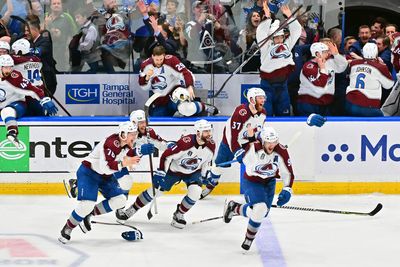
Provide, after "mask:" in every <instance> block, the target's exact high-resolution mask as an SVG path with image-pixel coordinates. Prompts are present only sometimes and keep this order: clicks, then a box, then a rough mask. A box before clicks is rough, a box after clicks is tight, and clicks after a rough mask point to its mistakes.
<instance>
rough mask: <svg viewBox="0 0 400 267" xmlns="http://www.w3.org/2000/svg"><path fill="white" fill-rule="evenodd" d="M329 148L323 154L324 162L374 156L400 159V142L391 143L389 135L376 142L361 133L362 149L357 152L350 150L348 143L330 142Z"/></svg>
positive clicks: (391, 159)
mask: <svg viewBox="0 0 400 267" xmlns="http://www.w3.org/2000/svg"><path fill="white" fill-rule="evenodd" d="M327 149H328V151H327V152H325V153H323V154H322V155H321V160H322V161H323V162H328V161H330V160H334V161H336V162H340V161H348V162H352V161H354V160H355V159H357V158H359V159H360V161H367V160H370V159H372V158H378V159H379V160H380V161H395V162H398V161H400V144H390V143H389V142H388V136H387V135H382V136H381V138H380V139H379V140H378V141H375V142H373V141H371V140H370V139H368V137H367V136H366V135H361V137H360V151H359V153H356V154H354V152H352V151H350V148H349V145H347V144H339V145H337V144H329V145H328V147H327ZM356 155H357V156H356Z"/></svg>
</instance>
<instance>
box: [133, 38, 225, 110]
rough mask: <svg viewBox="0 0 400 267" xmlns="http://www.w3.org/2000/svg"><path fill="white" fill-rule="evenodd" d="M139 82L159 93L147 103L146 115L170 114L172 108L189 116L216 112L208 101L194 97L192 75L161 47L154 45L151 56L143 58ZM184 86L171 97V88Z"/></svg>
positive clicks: (146, 88)
mask: <svg viewBox="0 0 400 267" xmlns="http://www.w3.org/2000/svg"><path fill="white" fill-rule="evenodd" d="M139 85H140V86H141V88H142V89H143V90H147V91H149V90H151V91H152V92H153V93H154V92H158V93H160V94H161V96H160V97H159V98H157V99H156V100H155V101H154V102H153V103H152V105H151V107H150V110H149V112H150V116H161V117H164V116H173V115H174V114H175V112H176V111H179V113H180V114H181V115H183V116H186V117H190V116H194V115H199V114H201V113H204V112H208V113H210V114H213V115H216V114H218V110H217V108H216V107H214V106H212V105H208V104H205V103H203V102H200V101H196V100H195V94H194V89H193V85H194V76H193V74H192V72H191V71H190V70H188V69H187V68H186V67H185V65H183V63H181V62H180V61H179V59H178V58H177V57H175V56H172V55H166V54H165V48H164V47H162V46H156V47H155V48H154V49H153V54H152V56H151V58H148V59H146V60H145V61H143V63H142V65H141V68H140V74H139ZM182 86H183V87H184V88H183V90H182V89H180V92H178V93H176V94H175V95H176V96H175V97H174V99H171V96H172V93H173V92H174V89H175V88H178V87H179V88H180V87H182ZM179 88H178V89H179Z"/></svg>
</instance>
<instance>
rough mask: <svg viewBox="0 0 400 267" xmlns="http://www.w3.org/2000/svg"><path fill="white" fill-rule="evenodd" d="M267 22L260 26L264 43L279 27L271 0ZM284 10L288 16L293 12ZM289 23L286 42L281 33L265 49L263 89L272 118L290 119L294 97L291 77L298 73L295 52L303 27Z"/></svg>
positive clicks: (263, 52) (262, 49) (261, 71)
mask: <svg viewBox="0 0 400 267" xmlns="http://www.w3.org/2000/svg"><path fill="white" fill-rule="evenodd" d="M263 9H264V13H265V16H266V17H267V19H266V20H264V21H262V22H261V23H260V25H259V26H258V27H257V31H256V37H257V42H258V43H259V44H260V42H262V40H264V39H265V38H266V37H267V36H269V35H270V34H272V33H273V32H275V31H276V30H277V29H278V28H279V20H275V21H274V23H272V19H271V12H270V10H269V8H268V1H263ZM280 9H281V11H282V13H283V14H284V15H285V16H286V17H290V16H291V15H292V12H291V11H290V9H289V7H288V6H287V5H282V6H281V8H280ZM291 20H295V21H293V22H292V23H291V24H289V32H290V35H289V37H287V38H286V39H285V33H284V31H283V29H282V30H279V31H277V32H275V33H274V35H273V38H272V40H268V41H267V43H266V44H265V45H263V46H262V47H261V50H260V51H261V67H260V77H261V88H262V89H263V90H264V91H265V93H266V95H267V101H266V102H265V109H266V110H267V113H268V115H269V116H273V115H275V116H289V115H290V97H289V92H288V87H287V80H288V77H289V74H290V73H291V72H292V71H293V70H294V65H295V64H294V61H293V56H292V52H291V50H292V49H293V47H294V45H295V44H296V42H297V40H298V39H299V38H300V35H301V25H300V23H299V22H298V21H297V19H296V18H292V19H291Z"/></svg>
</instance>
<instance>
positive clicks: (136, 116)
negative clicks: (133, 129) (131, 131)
mask: <svg viewBox="0 0 400 267" xmlns="http://www.w3.org/2000/svg"><path fill="white" fill-rule="evenodd" d="M129 118H130V120H131V122H134V123H136V125H137V124H138V123H139V122H140V121H146V114H145V113H144V111H143V110H141V109H138V110H134V111H132V113H131V115H130V116H129Z"/></svg>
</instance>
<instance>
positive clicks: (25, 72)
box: [12, 55, 43, 87]
mask: <svg viewBox="0 0 400 267" xmlns="http://www.w3.org/2000/svg"><path fill="white" fill-rule="evenodd" d="M12 58H13V60H14V64H15V66H14V69H15V70H17V71H19V72H21V74H22V77H24V78H25V79H28V80H29V81H30V82H31V83H32V84H33V85H34V86H38V87H39V86H42V85H43V81H42V75H41V74H40V70H41V69H42V61H41V60H40V58H38V57H37V56H27V55H24V56H17V55H12Z"/></svg>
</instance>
